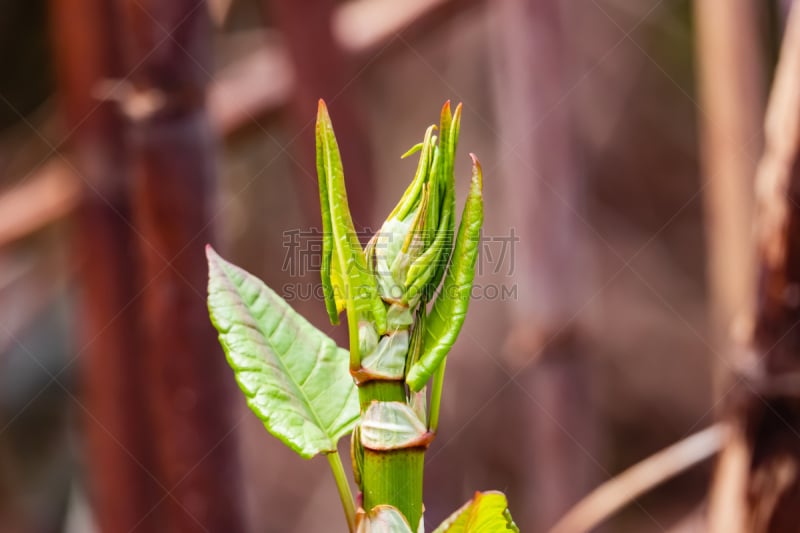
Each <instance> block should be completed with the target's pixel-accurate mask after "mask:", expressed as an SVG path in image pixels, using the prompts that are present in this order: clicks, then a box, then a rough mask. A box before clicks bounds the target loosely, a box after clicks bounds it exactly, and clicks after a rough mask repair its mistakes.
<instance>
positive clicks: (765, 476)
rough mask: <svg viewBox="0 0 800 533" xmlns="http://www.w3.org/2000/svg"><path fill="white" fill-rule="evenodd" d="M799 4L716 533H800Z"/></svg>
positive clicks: (780, 97) (763, 199) (759, 186)
mask: <svg viewBox="0 0 800 533" xmlns="http://www.w3.org/2000/svg"><path fill="white" fill-rule="evenodd" d="M798 73H800V6H798V5H796V4H795V7H794V8H793V9H792V11H791V13H790V15H789V21H788V25H787V30H786V33H785V36H784V41H783V45H782V49H781V54H780V62H779V64H778V67H777V71H776V75H775V82H774V86H773V89H772V92H771V94H770V99H769V104H768V106H767V117H766V123H765V152H764V156H763V157H762V159H761V161H760V162H759V165H758V171H757V177H756V193H757V196H756V200H757V203H756V218H755V221H756V240H757V245H758V259H759V261H760V275H759V285H760V286H759V293H758V299H757V301H758V303H757V307H756V309H755V312H754V320H753V324H754V328H753V333H752V338H751V343H750V349H749V351H748V353H747V354H746V355H747V361H746V362H747V366H744V367H743V369H742V370H740V372H739V375H738V376H736V382H735V383H734V390H733V392H732V393H731V395H730V397H729V401H728V403H727V406H726V407H727V409H726V412H725V416H726V418H727V422H728V423H730V425H731V428H732V433H731V438H730V439H729V440H728V442H727V443H726V445H725V447H724V449H723V450H722V452H721V455H720V460H719V463H718V465H717V469H716V472H715V480H714V485H713V487H712V493H711V503H710V519H709V522H710V524H709V531H711V532H713V533H717V532H719V533H722V532H724V533H744V532H747V533H788V532H793V531H797V508H798V505H800V476H798V474H797V473H798V471H800V447H798V446H797V432H796V429H795V428H796V427H798V425H800V405H799V404H798V395H797V388H796V387H791V388H790V389H789V390H786V389H784V388H782V387H776V386H775V385H776V384H777V383H781V382H783V380H785V379H786V378H787V377H790V378H791V377H793V376H796V375H798V372H800V357H798V354H800V337H798V335H797V332H796V326H797V324H798V322H799V321H800V305H798V299H797V296H796V295H797V287H798V286H799V285H800V208H798V205H800V75H799V74H798Z"/></svg>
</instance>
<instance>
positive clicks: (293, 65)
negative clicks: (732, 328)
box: [0, 0, 788, 533]
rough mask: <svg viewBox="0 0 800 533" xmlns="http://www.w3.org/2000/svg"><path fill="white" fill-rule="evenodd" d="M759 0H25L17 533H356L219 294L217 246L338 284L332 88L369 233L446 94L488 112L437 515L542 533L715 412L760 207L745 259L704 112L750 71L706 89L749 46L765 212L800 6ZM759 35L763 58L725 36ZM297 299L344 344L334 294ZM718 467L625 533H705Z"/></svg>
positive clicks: (280, 273) (13, 349) (16, 317)
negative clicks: (780, 64) (309, 239)
mask: <svg viewBox="0 0 800 533" xmlns="http://www.w3.org/2000/svg"><path fill="white" fill-rule="evenodd" d="M705 3H706V4H709V3H710V4H714V2H705ZM699 4H704V2H699ZM733 4H735V6H733ZM733 4H732V6H733V7H729V8H728V7H726V6H722V5H718V6H717V7H716V9H718V10H719V11H720V12H723V13H724V12H726V9H727V10H728V11H727V12H728V14H730V13H731V11H730V10H739V11H736V12H735V13H738V14H740V15H742V16H741V17H740V18H739V19H737V20H734V21H733V22H731V21H730V20H727V21H726V19H725V16H723V15H719V17H718V16H717V15H715V14H714V10H715V7H714V6H711V7H708V8H707V9H705V10H704V9H701V8H699V7H698V6H694V5H693V3H692V2H690V1H689V0H644V1H640V2H629V1H625V0H592V1H590V2H582V1H577V0H567V1H562V2H558V1H556V0H529V1H524V0H497V1H476V0H469V1H468V0H461V1H448V0H413V1H411V0H409V1H406V2H394V1H392V0H350V1H347V2H335V1H333V0H318V1H313V2H293V1H291V0H272V1H268V0H264V1H261V2H258V1H254V0H208V1H207V2H203V1H198V0H173V1H171V2H157V1H155V0H50V1H49V2H48V1H45V0H25V1H23V0H1V1H0V297H1V298H2V299H1V300H0V301H1V302H2V306H0V532H2V533H28V532H30V533H39V532H56V531H58V532H61V531H67V532H91V531H98V532H102V533H111V532H114V533H116V532H122V533H125V532H130V533H133V532H134V531H139V532H161V531H164V532H172V531H208V532H212V533H216V532H239V531H260V532H264V531H270V532H318V531H319V532H328V531H331V532H333V531H343V530H344V528H345V524H344V521H343V520H342V516H341V510H340V509H339V503H338V499H337V497H336V494H335V490H334V483H333V480H332V478H331V477H330V475H329V473H328V472H327V471H326V470H327V469H326V466H325V465H324V461H317V460H312V461H310V462H304V461H301V460H299V459H297V458H295V457H294V456H293V454H292V452H291V451H290V450H288V449H287V448H285V447H284V446H283V445H282V444H281V443H280V442H278V441H277V440H276V439H274V438H272V437H271V436H269V435H268V434H267V433H266V432H265V431H264V429H263V427H262V426H261V424H260V423H259V421H258V420H257V419H256V418H255V416H253V415H252V414H251V413H250V412H249V411H248V410H247V409H246V407H245V406H244V402H243V401H242V398H241V397H240V395H239V394H238V392H237V391H236V390H235V385H234V382H233V378H232V375H231V373H230V372H229V371H228V370H227V368H226V366H225V363H224V358H223V356H222V353H221V350H220V349H219V347H218V345H217V343H216V341H215V337H214V334H213V332H212V330H211V327H210V324H208V321H207V317H206V315H205V304H204V298H205V275H206V272H205V261H204V256H203V252H202V247H203V245H204V244H205V243H206V242H214V243H215V244H216V245H217V246H218V248H219V249H221V250H222V251H223V253H224V255H225V256H226V257H228V258H229V259H231V260H232V261H234V262H236V263H238V264H240V265H242V266H243V267H245V268H247V269H248V270H250V271H251V272H253V273H255V274H257V275H259V276H261V277H262V278H263V279H264V280H265V281H266V282H267V283H268V284H269V285H270V286H272V287H274V288H276V290H278V292H281V290H283V291H284V293H286V291H288V290H294V289H292V287H294V288H295V289H296V288H297V287H301V286H303V287H306V286H307V285H308V284H311V285H313V284H316V283H318V282H319V274H318V272H317V271H315V270H314V269H313V268H307V269H306V268H301V269H299V270H298V269H297V268H287V261H288V260H289V259H291V261H289V263H292V265H290V266H293V267H297V264H295V263H293V261H301V262H302V261H303V258H302V257H299V256H298V255H297V254H298V250H297V249H296V248H292V245H291V242H292V241H291V232H293V231H298V230H299V231H300V232H301V234H302V232H305V231H309V230H310V229H311V228H315V227H319V220H318V217H319V214H318V200H317V196H316V195H317V190H316V187H317V185H316V171H315V167H314V162H313V157H314V156H313V122H312V121H313V117H314V111H315V106H316V101H317V99H318V98H320V97H323V98H325V99H326V101H327V102H328V104H329V106H330V109H331V115H332V119H333V123H334V126H335V128H336V132H337V135H338V137H339V143H340V145H341V146H342V149H343V156H344V166H345V175H346V179H347V183H348V191H349V194H350V196H351V202H350V203H351V207H352V210H353V213H354V218H355V220H356V224H357V225H358V226H360V227H365V228H373V229H374V228H376V227H378V225H379V224H380V223H381V221H382V220H383V217H384V216H385V214H386V213H388V212H389V210H390V209H391V207H392V205H393V204H394V202H395V201H396V198H398V197H399V195H400V194H401V193H402V191H403V189H404V188H405V186H406V184H407V183H408V181H409V180H410V179H411V177H412V176H413V170H414V165H415V162H413V161H408V160H403V161H401V160H400V159H399V155H400V154H402V153H403V152H404V151H405V150H406V149H407V148H408V147H410V146H411V145H413V144H414V143H416V142H417V141H418V140H419V139H420V138H421V135H422V133H423V132H424V129H425V127H427V126H428V125H429V124H430V123H433V122H435V121H436V120H437V117H438V115H437V113H438V110H439V108H440V106H441V105H442V103H443V102H444V101H445V100H447V99H451V100H453V101H455V102H458V101H460V102H463V104H464V117H463V127H462V129H461V140H460V145H459V155H458V160H457V161H458V165H457V167H456V176H457V184H458V187H459V189H458V191H459V198H460V199H463V195H464V191H465V186H466V183H467V176H468V173H469V169H468V163H469V160H468V158H467V153H468V152H475V153H476V154H478V156H479V157H480V159H481V162H482V164H483V168H484V176H485V196H486V202H487V217H486V223H485V229H484V240H485V243H484V244H485V246H484V248H482V250H483V252H482V253H483V256H482V258H481V259H480V262H481V271H480V273H479V275H478V276H477V277H476V284H477V286H478V288H479V291H477V293H476V294H478V297H477V298H476V300H475V301H474V303H473V304H472V306H471V308H470V312H469V314H468V317H467V322H466V325H465V327H464V330H463V333H462V334H461V337H460V339H459V341H458V343H457V344H456V347H455V349H454V350H453V352H452V354H451V356H450V361H451V363H450V364H449V365H448V368H449V369H450V372H449V373H448V377H447V386H446V388H445V393H444V407H443V416H442V424H441V427H440V433H439V436H438V438H437V439H436V441H435V442H434V444H433V445H432V447H431V449H430V451H429V453H428V456H427V471H426V481H425V491H426V492H425V505H426V515H425V516H426V523H427V524H428V528H429V530H430V528H431V526H433V525H435V524H438V523H439V522H440V521H441V520H442V519H443V518H444V517H445V516H447V515H448V514H449V513H450V512H452V511H453V510H454V509H455V508H457V507H458V506H460V505H461V504H462V503H463V502H464V501H466V500H467V499H468V498H469V497H470V496H471V495H472V493H473V492H474V491H475V490H486V489H499V490H503V491H505V492H506V493H507V494H508V497H509V501H510V506H511V510H512V513H513V515H514V517H515V519H516V521H517V523H518V524H519V526H520V527H521V529H522V531H525V532H538V531H546V530H547V528H548V527H550V526H552V525H553V524H554V523H555V521H556V520H557V519H558V518H559V517H560V516H561V515H563V514H564V512H565V511H566V510H567V509H568V508H569V507H570V506H571V505H572V504H574V503H575V502H576V501H577V500H578V499H579V498H580V497H582V496H584V495H585V494H587V493H588V492H589V490H591V489H592V488H593V487H595V486H596V485H598V484H600V483H601V482H603V481H605V480H607V479H608V478H610V477H612V476H613V475H614V474H616V473H618V472H620V471H621V470H623V469H624V468H626V467H627V466H629V465H631V464H633V463H635V462H637V461H639V460H641V459H643V458H645V457H647V456H649V455H650V454H652V453H653V452H655V451H657V450H659V449H661V448H663V447H664V446H666V445H668V444H670V443H673V442H675V441H678V440H680V439H682V438H684V437H686V436H688V435H690V434H692V433H694V432H696V431H698V430H700V429H702V428H704V427H707V426H708V425H710V424H711V423H713V422H714V419H715V411H716V409H717V407H718V406H719V404H720V403H721V398H722V397H723V396H722V395H721V393H720V391H716V392H715V387H714V386H713V383H715V380H714V379H712V375H714V374H715V373H717V371H718V370H719V368H720V366H721V367H722V368H723V371H724V369H725V363H720V359H724V357H723V356H722V355H721V353H722V351H721V350H720V346H721V345H722V344H724V343H721V341H720V340H719V338H720V337H721V336H722V335H720V334H719V332H718V331H717V328H716V327H712V325H711V324H712V322H713V321H714V320H716V318H714V317H719V316H720V315H725V317H724V319H725V320H727V319H728V318H730V317H728V316H727V315H726V313H727V310H729V309H731V308H736V309H738V308H737V307H736V306H741V305H749V303H747V302H744V303H743V301H738V300H737V301H733V302H728V303H726V302H725V301H723V302H722V303H719V302H720V298H721V297H720V294H723V295H725V294H731V293H730V292H729V290H728V289H727V288H726V287H722V288H720V287H719V286H717V287H716V288H715V286H713V283H712V284H709V283H707V281H706V279H707V277H708V276H707V274H708V273H709V269H711V270H712V271H713V272H716V273H718V274H719V273H721V272H733V274H731V275H732V276H733V278H735V279H733V281H732V282H731V283H733V284H736V283H739V285H741V282H740V281H738V280H740V279H742V277H744V279H746V280H749V279H750V278H749V277H752V270H753V267H752V265H750V264H748V261H750V259H749V258H750V257H751V255H750V248H749V245H748V244H747V242H748V238H749V237H748V236H747V230H748V229H749V216H750V214H749V212H748V211H747V209H744V210H742V211H741V217H737V216H734V217H733V219H732V222H731V224H734V225H735V224H741V225H742V227H744V228H745V232H744V233H739V234H736V233H735V232H734V234H733V237H732V241H733V243H732V244H731V245H730V246H731V247H732V248H733V249H735V250H739V251H740V252H741V250H744V251H743V252H741V253H742V254H743V255H739V256H737V255H736V252H735V251H734V252H731V253H732V254H733V255H730V256H725V257H729V258H730V260H727V261H726V260H722V259H719V257H720V256H719V255H717V256H714V254H723V255H724V254H726V253H728V251H727V250H729V248H726V247H725V245H722V248H721V249H722V251H721V252H720V249H719V248H714V246H713V242H717V241H713V239H709V238H707V236H708V235H709V234H710V232H709V231H707V230H708V228H709V227H710V226H709V224H707V222H708V220H709V216H708V215H709V209H711V210H712V212H713V209H714V208H713V206H714V203H713V202H714V197H711V198H710V197H709V195H710V194H712V193H713V194H718V193H717V192H715V191H717V189H716V188H715V187H716V186H715V185H713V180H707V179H704V178H703V176H704V175H711V174H713V173H715V172H718V170H715V169H714V168H709V167H703V168H705V171H704V172H701V161H704V162H705V163H706V164H709V163H708V161H710V159H708V158H705V159H704V158H702V157H701V152H700V150H701V147H702V148H703V149H706V150H709V151H712V152H713V150H714V148H713V146H711V147H710V148H709V146H710V145H713V135H710V136H708V135H706V136H704V134H703V133H702V132H703V131H705V130H703V129H702V128H703V127H706V128H708V127H711V129H713V126H714V125H715V124H719V122H717V119H715V118H714V117H717V116H721V115H718V114H715V113H716V111H715V107H714V106H715V105H716V103H717V102H718V101H719V100H718V99H723V98H725V96H724V93H725V92H726V89H725V87H724V85H723V86H722V89H721V93H720V94H719V95H716V94H714V93H713V91H714V90H717V89H718V88H719V87H720V85H719V84H714V83H711V82H709V84H708V85H703V87H704V89H708V90H709V91H710V92H706V93H702V94H701V92H700V89H699V88H698V87H700V85H699V84H698V73H704V72H706V71H705V70H703V69H702V68H701V67H703V65H702V64H698V63H697V62H698V60H701V61H707V62H709V61H710V63H711V64H716V63H714V61H716V60H715V59H713V57H714V54H717V53H718V54H719V55H720V57H719V61H720V62H721V63H719V65H721V66H720V68H721V69H722V70H723V73H722V74H719V73H717V74H712V75H711V76H712V77H711V78H709V79H711V80H724V79H726V78H724V76H725V72H731V71H733V72H736V73H740V75H741V78H742V79H744V80H746V81H747V83H748V84H749V85H748V86H747V87H745V89H746V91H745V92H746V94H745V95H744V96H742V98H743V99H744V100H739V101H738V102H739V103H741V102H742V101H745V100H746V103H747V106H748V107H747V109H744V110H743V111H742V113H741V115H737V116H739V117H740V118H741V121H745V122H747V121H749V126H748V124H745V125H744V126H743V127H744V129H745V130H748V128H749V131H750V134H749V135H746V134H745V135H744V137H745V138H744V140H743V141H742V142H746V143H747V144H746V145H745V146H744V147H743V148H742V149H741V150H737V151H735V153H736V154H739V155H740V157H741V162H740V164H738V165H734V167H735V169H734V171H733V172H740V173H741V174H742V175H743V176H744V177H743V178H742V179H743V180H744V182H743V183H744V184H745V185H743V186H742V190H745V191H747V192H746V193H745V195H744V197H745V199H747V198H749V195H750V191H751V188H752V182H751V181H747V180H752V176H753V172H754V168H755V165H756V162H757V161H758V158H759V157H760V154H761V151H762V143H763V141H762V135H761V124H762V122H763V112H764V105H765V102H766V99H767V94H768V87H769V83H770V80H771V72H772V71H773V68H774V65H775V62H776V60H777V57H778V49H779V44H780V39H781V35H782V32H783V26H784V24H785V21H786V18H785V16H786V10H787V9H788V7H787V6H788V2H744V1H737V2H734V3H733ZM701 16H702V17H706V21H705V26H703V25H702V23H703V21H701V20H698V17H701ZM732 18H735V17H732ZM725 24H730V25H729V26H724V25H725ZM736 24H740V25H741V24H743V26H736ZM726 27H733V28H735V29H736V31H735V32H734V33H733V35H735V36H736V39H735V40H736V41H737V42H739V43H741V42H742V41H744V44H743V45H742V46H745V47H746V50H749V51H750V55H749V56H748V57H744V58H743V57H742V56H741V55H738V56H735V60H731V59H730V58H729V57H727V56H726V53H725V46H727V45H724V43H723V46H719V45H718V44H712V45H710V46H708V47H707V48H705V49H700V48H698V46H699V43H700V40H699V39H698V34H700V35H710V34H711V33H713V31H715V30H714V28H723V29H724V28H726ZM703 28H706V30H705V31H706V32H711V33H707V34H704V33H702V31H703ZM720 31H722V30H720ZM698 32H700V33H698ZM730 42H733V41H730ZM731 46H735V45H731ZM701 52H702V53H701ZM707 54H710V55H707ZM709 58H711V59H709ZM726 61H727V62H726ZM731 61H733V63H731ZM726 68H727V70H725V69H726ZM702 75H703V74H700V76H701V78H702ZM731 91H735V88H734V89H731ZM737 105H738V104H737ZM740 107H741V106H740ZM723 115H724V112H723ZM720 120H722V119H720ZM741 121H740V122H739V123H737V124H738V126H736V127H739V126H741ZM703 124H705V125H706V126H703ZM709 124H711V126H709ZM722 129H724V130H725V131H728V132H729V133H730V135H731V136H733V137H735V136H736V135H738V133H737V132H738V131H741V129H740V130H736V129H735V128H734V127H731V128H730V129H729V128H728V127H727V126H722ZM709 139H711V140H709ZM742 154H745V155H742ZM710 164H711V166H713V162H712V163H710ZM720 172H723V173H724V172H725V170H724V169H723V170H721V171H720ZM709 183H712V185H711V186H710V187H709ZM709 198H710V199H709ZM459 203H460V202H459ZM745 203H746V204H747V202H745ZM709 206H711V207H709ZM711 218H712V219H713V218H714V217H711ZM723 223H724V222H723ZM725 227H728V226H725ZM733 229H734V230H735V228H733ZM737 235H738V236H739V237H740V238H737ZM711 241H713V242H711ZM300 242H301V246H305V245H306V244H307V243H305V241H303V239H301V241H300ZM715 250H716V251H715ZM710 257H717V259H716V260H715V261H710ZM740 257H745V259H744V260H743V261H739V262H737V261H736V259H737V258H740ZM737 273H739V274H737ZM719 275H720V276H724V274H719ZM737 275H738V276H739V277H738V278H737ZM748 276H749V277H748ZM712 279H718V278H714V277H712ZM723 285H724V283H723ZM751 292H752V291H751V290H750V288H749V287H745V288H743V289H742V290H741V293H742V294H744V295H746V297H745V296H742V298H743V300H747V298H751ZM722 300H724V298H722ZM291 303H292V304H293V305H294V306H295V307H296V308H297V309H298V310H300V311H301V312H302V313H304V314H305V315H306V316H308V317H310V318H311V319H312V321H313V322H314V323H315V324H316V325H317V326H319V327H320V328H321V329H323V330H324V331H326V332H331V334H332V335H334V336H336V338H337V340H338V341H339V342H340V344H342V343H343V342H344V340H345V335H346V333H345V332H344V331H343V330H342V328H339V330H341V331H332V328H331V327H330V324H329V323H328V322H327V318H326V316H325V313H324V306H323V304H322V302H321V301H319V300H317V299H314V298H295V299H294V300H292V301H291ZM722 308H724V309H722ZM715 309H716V311H715ZM720 309H722V310H720ZM711 467H712V464H711V462H705V463H703V464H702V465H700V466H699V467H697V468H694V469H691V470H690V471H688V473H685V474H683V475H680V476H678V477H676V478H675V479H673V480H670V481H668V482H666V483H664V484H662V485H661V486H659V487H658V488H657V489H655V490H653V491H652V492H649V493H648V494H646V495H645V496H644V497H642V498H640V499H638V500H637V501H636V502H635V503H633V504H631V505H629V506H627V507H626V508H625V509H624V510H623V511H622V512H621V513H619V514H617V515H616V516H615V517H614V518H613V519H612V520H611V521H609V522H608V523H607V524H606V525H605V526H603V528H602V530H603V531H624V532H650V531H653V532H661V531H703V530H704V529H702V526H699V525H696V522H695V521H694V520H695V519H694V518H693V517H695V516H697V515H699V514H702V512H703V509H704V508H705V503H704V502H705V498H706V494H707V491H708V487H709V481H710V475H711ZM693 524H695V525H693Z"/></svg>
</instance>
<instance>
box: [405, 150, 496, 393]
mask: <svg viewBox="0 0 800 533" xmlns="http://www.w3.org/2000/svg"><path fill="white" fill-rule="evenodd" d="M472 161H473V167H472V182H471V183H470V188H469V193H468V195H467V203H466V206H465V207H464V213H463V215H462V216H461V223H460V224H459V227H458V235H457V236H456V243H455V246H454V248H453V255H452V259H451V261H450V266H449V267H448V269H447V274H446V275H445V278H444V283H443V284H442V290H441V292H440V293H439V296H437V298H436V301H435V302H434V304H433V307H432V308H431V312H430V314H429V315H428V320H427V324H426V325H425V339H424V342H423V352H422V355H421V356H420V358H419V360H417V361H416V362H415V363H414V364H413V365H412V366H411V370H409V372H408V376H407V377H406V383H408V386H409V388H411V390H413V391H419V390H420V389H422V387H424V386H425V383H427V382H428V379H429V378H430V377H431V375H432V374H433V373H434V372H435V371H436V369H437V368H438V367H439V365H440V364H441V363H442V361H443V360H444V358H445V356H447V353H448V352H449V351H450V348H451V347H452V346H453V343H454V342H455V340H456V338H457V337H458V333H459V331H461V326H462V325H463V324H464V318H465V317H466V314H467V307H468V306H469V300H470V292H471V291H472V280H473V279H474V277H475V261H476V259H477V257H478V248H479V246H478V244H479V240H480V232H481V226H482V225H483V192H482V187H483V176H482V173H481V165H480V163H479V162H478V159H477V158H476V157H475V156H474V155H473V156H472Z"/></svg>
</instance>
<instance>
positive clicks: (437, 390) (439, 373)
mask: <svg viewBox="0 0 800 533" xmlns="http://www.w3.org/2000/svg"><path fill="white" fill-rule="evenodd" d="M446 363H447V358H445V359H443V360H442V363H441V364H440V365H439V368H437V369H436V372H435V373H434V374H433V385H432V387H431V416H430V423H429V424H428V430H429V431H430V432H431V433H436V430H437V429H439V409H440V407H441V405H442V389H443V388H444V367H445V364H446Z"/></svg>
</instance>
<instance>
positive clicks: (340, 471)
mask: <svg viewBox="0 0 800 533" xmlns="http://www.w3.org/2000/svg"><path fill="white" fill-rule="evenodd" d="M327 456H328V463H329V464H330V465H331V471H332V472H333V478H334V479H335V480H336V488H337V489H339V497H340V498H341V500H342V507H343V508H344V515H345V517H346V518H347V528H348V530H349V531H350V533H353V532H354V531H355V530H356V506H355V503H354V502H353V493H352V492H351V491H350V483H349V482H348V481H347V475H346V474H345V473H344V466H343V465H342V458H341V457H340V456H339V451H338V450H337V451H336V452H334V453H329V454H327Z"/></svg>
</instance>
